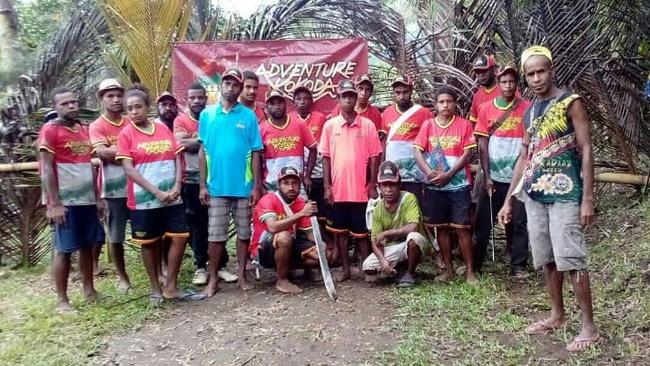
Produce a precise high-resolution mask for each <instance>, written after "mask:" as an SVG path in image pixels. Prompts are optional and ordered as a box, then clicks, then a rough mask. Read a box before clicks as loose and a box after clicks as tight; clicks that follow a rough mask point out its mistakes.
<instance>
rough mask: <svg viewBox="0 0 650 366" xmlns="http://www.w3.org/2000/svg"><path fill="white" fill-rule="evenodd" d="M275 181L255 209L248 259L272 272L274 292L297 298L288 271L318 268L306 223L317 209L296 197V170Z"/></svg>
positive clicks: (283, 170) (283, 171) (285, 170)
mask: <svg viewBox="0 0 650 366" xmlns="http://www.w3.org/2000/svg"><path fill="white" fill-rule="evenodd" d="M270 113H271V111H269V114H270ZM277 178H278V180H277V185H278V191H277V192H274V193H272V192H269V193H267V194H266V195H264V197H262V199H261V200H260V202H259V203H258V204H257V206H255V214H254V215H253V240H252V241H251V248H250V249H251V257H252V258H257V259H258V262H259V263H260V265H261V266H262V267H265V268H275V273H276V277H277V280H276V282H275V288H276V289H277V290H278V291H280V292H282V293H287V294H297V293H300V292H302V289H301V288H300V287H298V286H297V285H296V284H294V283H292V282H291V281H290V280H289V271H290V270H292V269H299V268H302V269H306V270H310V269H312V268H317V267H318V266H319V262H318V252H317V250H316V244H315V240H314V233H313V231H312V230H311V229H312V226H311V222H310V220H309V218H310V217H311V216H313V215H315V214H316V209H317V207H316V203H315V202H313V201H308V202H307V201H305V200H304V199H303V198H302V197H300V195H299V193H300V173H299V171H298V170H297V169H295V168H294V167H292V166H287V167H283V168H281V169H280V170H279V172H278V176H277Z"/></svg>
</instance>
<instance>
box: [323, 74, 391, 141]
mask: <svg viewBox="0 0 650 366" xmlns="http://www.w3.org/2000/svg"><path fill="white" fill-rule="evenodd" d="M355 85H356V87H357V93H359V97H358V98H357V105H356V107H355V108H354V109H355V110H356V111H357V113H359V115H360V116H361V117H366V118H368V119H369V120H370V121H372V123H374V124H375V128H376V129H377V132H378V133H379V138H380V139H381V140H382V141H383V140H384V138H385V137H386V131H384V130H383V125H382V119H381V112H380V111H379V109H377V107H375V106H373V105H372V104H370V98H371V97H372V93H373V91H374V89H375V86H374V84H373V83H372V79H371V78H370V75H368V74H363V75H361V76H359V77H358V78H357V80H356V83H355ZM340 112H341V110H340V109H339V106H338V105H337V106H336V107H334V110H333V111H332V113H331V114H330V118H331V117H335V116H337V115H338V114H339V113H340Z"/></svg>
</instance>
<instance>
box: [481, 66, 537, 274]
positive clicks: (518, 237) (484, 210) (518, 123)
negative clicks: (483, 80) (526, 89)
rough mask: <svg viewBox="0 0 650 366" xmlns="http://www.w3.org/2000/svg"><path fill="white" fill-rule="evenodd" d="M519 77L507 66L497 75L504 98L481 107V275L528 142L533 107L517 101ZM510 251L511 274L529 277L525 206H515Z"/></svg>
mask: <svg viewBox="0 0 650 366" xmlns="http://www.w3.org/2000/svg"><path fill="white" fill-rule="evenodd" d="M518 83H519V74H518V73H517V69H516V68H514V67H513V66H506V67H504V68H503V69H502V70H500V71H499V73H498V74H497V86H498V88H499V90H500V94H501V96H498V97H496V98H494V99H493V100H492V101H491V102H487V103H485V104H483V105H482V106H481V109H480V112H479V114H478V122H477V123H476V126H475V128H474V134H475V135H476V137H477V138H478V149H479V156H480V158H481V168H482V169H483V172H484V176H483V177H484V178H483V179H484V189H483V191H482V192H480V195H479V200H478V206H477V218H476V231H475V232H474V235H475V238H476V248H475V250H474V267H475V269H476V270H477V271H480V269H481V266H482V265H483V262H484V261H485V255H486V250H487V247H488V243H489V242H490V233H491V231H492V226H493V223H494V220H495V219H496V214H497V212H496V211H494V210H497V209H498V208H499V207H501V206H503V202H504V200H505V197H506V194H507V193H508V187H509V186H510V182H511V181H512V172H513V169H514V167H515V163H516V162H517V158H518V157H519V151H520V150H521V143H522V141H523V138H524V125H523V122H522V119H523V116H524V113H525V112H526V110H527V109H528V107H530V103H529V102H527V101H525V100H522V99H521V98H519V97H517V84H518ZM506 241H507V247H508V248H510V265H511V269H510V274H511V275H513V276H518V277H525V276H526V275H527V272H526V262H527V260H528V232H527V231H526V212H525V209H524V205H523V203H521V202H519V201H517V202H513V220H512V222H511V223H510V224H509V225H507V226H506Z"/></svg>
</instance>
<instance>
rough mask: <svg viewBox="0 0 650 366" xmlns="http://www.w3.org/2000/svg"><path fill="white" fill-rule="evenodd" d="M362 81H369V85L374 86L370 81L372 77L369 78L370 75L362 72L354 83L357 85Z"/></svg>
mask: <svg viewBox="0 0 650 366" xmlns="http://www.w3.org/2000/svg"><path fill="white" fill-rule="evenodd" d="M364 81H365V82H367V83H370V85H371V86H374V84H373V83H372V78H370V75H368V74H362V75H361V76H359V77H358V78H357V81H356V83H355V84H357V85H359V84H361V83H363V82H364Z"/></svg>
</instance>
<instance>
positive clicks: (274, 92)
mask: <svg viewBox="0 0 650 366" xmlns="http://www.w3.org/2000/svg"><path fill="white" fill-rule="evenodd" d="M273 98H282V99H284V94H282V92H281V91H279V90H278V89H269V91H267V92H266V102H267V103H268V102H269V100H271V99H273Z"/></svg>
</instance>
